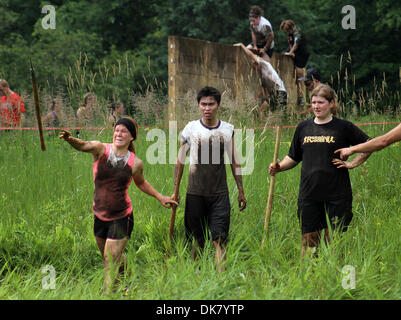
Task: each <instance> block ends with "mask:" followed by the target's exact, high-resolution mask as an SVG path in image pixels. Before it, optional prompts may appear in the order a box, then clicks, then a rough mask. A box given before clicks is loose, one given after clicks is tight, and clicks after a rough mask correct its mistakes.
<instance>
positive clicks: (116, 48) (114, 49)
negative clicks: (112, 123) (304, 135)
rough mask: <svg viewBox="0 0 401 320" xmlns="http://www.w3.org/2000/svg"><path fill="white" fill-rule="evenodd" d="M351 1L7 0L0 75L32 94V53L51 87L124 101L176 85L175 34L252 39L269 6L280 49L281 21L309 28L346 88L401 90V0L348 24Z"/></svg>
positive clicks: (317, 56) (382, 2)
mask: <svg viewBox="0 0 401 320" xmlns="http://www.w3.org/2000/svg"><path fill="white" fill-rule="evenodd" d="M48 4H50V5H53V6H54V7H55V9H56V28H55V29H44V28H43V27H42V19H43V18H44V16H45V14H43V13H42V12H41V8H42V7H43V6H45V5H48ZM347 4H349V3H348V2H347V1H342V0H332V1H326V0H308V1H299V0H284V1H280V0H265V1H250V0H220V1H214V0H147V1H143V0H142V1H139V0H107V1H106V0H97V1H91V0H65V1H62V0H52V1H51V2H50V3H49V2H46V1H41V0H31V1H24V0H0V7H1V8H2V9H1V11H0V21H1V26H2V28H0V39H1V41H0V61H1V62H0V78H5V79H7V80H8V82H9V83H10V86H11V87H12V88H15V90H19V91H26V92H30V90H31V83H30V78H29V59H30V58H31V59H32V61H33V63H34V66H35V69H36V73H37V77H38V82H39V83H40V84H41V86H42V89H45V90H48V91H49V92H52V93H55V92H58V91H60V90H61V91H63V92H66V93H67V94H69V95H70V97H71V98H73V97H75V98H76V99H79V98H78V97H79V96H82V94H83V93H84V92H87V91H91V90H93V91H98V92H99V93H100V92H101V94H103V95H106V96H108V97H112V96H119V97H122V98H123V99H124V97H125V98H127V96H129V95H130V94H131V93H132V92H143V91H145V90H146V89H148V88H149V87H151V88H156V89H159V90H160V91H161V92H163V93H166V92H167V85H166V82H167V73H168V69H167V37H168V36H169V35H178V36H185V37H192V38H197V39H202V40H208V41H214V42H221V43H236V42H243V43H244V44H248V43H249V42H250V41H251V36H250V31H249V21H248V13H249V9H250V7H251V6H252V5H259V6H260V7H261V8H263V9H264V12H265V13H264V16H265V17H266V18H267V19H268V20H270V22H271V23H272V26H273V31H274V33H275V50H276V51H278V52H282V51H284V50H286V48H287V46H288V43H287V36H286V35H285V34H284V33H283V32H281V31H280V28H279V27H280V23H281V21H283V20H286V19H291V20H293V21H294V22H295V24H296V25H299V26H300V27H301V28H302V30H303V31H304V33H305V35H306V37H307V40H308V47H309V50H310V53H311V55H310V58H309V62H308V65H307V66H308V67H309V66H315V67H317V68H319V70H320V71H321V75H322V78H323V80H324V81H326V82H330V83H331V84H332V85H334V86H335V87H336V89H337V90H344V91H345V90H347V91H348V90H350V91H351V92H352V91H354V92H355V91H357V92H358V91H361V90H362V91H363V90H369V89H372V90H375V89H377V90H379V89H380V88H381V87H383V86H385V87H386V88H389V91H390V92H392V93H394V92H396V93H397V95H398V100H397V101H398V103H399V88H400V72H401V71H400V70H401V69H400V60H401V48H400V46H399V45H398V44H397V43H398V42H399V41H398V40H397V39H399V36H398V35H399V31H400V26H401V3H400V2H399V1H391V0H377V1H373V0H354V1H353V2H352V6H353V7H354V8H355V29H344V28H343V26H342V20H343V19H344V13H342V8H343V7H344V6H345V5H347Z"/></svg>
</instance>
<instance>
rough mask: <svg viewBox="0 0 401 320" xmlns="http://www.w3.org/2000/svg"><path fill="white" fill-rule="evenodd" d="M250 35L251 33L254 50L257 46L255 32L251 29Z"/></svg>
mask: <svg viewBox="0 0 401 320" xmlns="http://www.w3.org/2000/svg"><path fill="white" fill-rule="evenodd" d="M251 35H252V43H253V48H254V49H255V50H256V49H257V46H256V35H255V32H253V31H251Z"/></svg>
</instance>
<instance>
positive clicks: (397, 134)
mask: <svg viewBox="0 0 401 320" xmlns="http://www.w3.org/2000/svg"><path fill="white" fill-rule="evenodd" d="M397 141H401V124H399V125H398V126H396V127H395V128H394V129H392V130H390V131H389V132H387V133H386V134H384V135H382V136H379V137H376V138H374V139H372V140H369V141H367V142H365V143H361V144H358V145H355V146H352V147H349V148H342V149H338V150H336V151H334V153H340V158H341V159H346V158H347V157H349V156H350V155H352V154H354V153H357V152H375V151H379V150H381V149H383V148H385V147H388V146H389V145H391V144H393V143H394V142H397Z"/></svg>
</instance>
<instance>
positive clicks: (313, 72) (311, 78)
mask: <svg viewBox="0 0 401 320" xmlns="http://www.w3.org/2000/svg"><path fill="white" fill-rule="evenodd" d="M298 80H299V81H304V82H305V87H306V89H308V91H309V93H310V94H311V93H312V91H313V90H314V89H315V88H316V87H317V86H319V85H320V84H321V82H320V81H321V80H320V72H319V70H318V69H316V68H315V67H310V68H308V69H307V70H306V76H305V77H301V78H299V79H298ZM309 100H310V99H309ZM306 105H307V106H309V108H308V109H306V110H303V111H298V112H297V114H305V113H309V112H312V111H313V109H312V105H311V104H310V103H307V104H306Z"/></svg>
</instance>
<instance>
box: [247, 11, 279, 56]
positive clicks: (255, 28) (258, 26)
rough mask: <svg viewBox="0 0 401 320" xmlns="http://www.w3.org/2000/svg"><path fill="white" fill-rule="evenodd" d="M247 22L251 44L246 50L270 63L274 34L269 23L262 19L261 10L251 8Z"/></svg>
mask: <svg viewBox="0 0 401 320" xmlns="http://www.w3.org/2000/svg"><path fill="white" fill-rule="evenodd" d="M249 22H250V29H251V36H252V42H251V43H250V44H249V45H248V46H247V48H248V49H250V50H253V52H255V53H257V54H258V55H259V56H260V57H262V58H263V59H265V60H266V61H269V62H270V59H271V57H272V56H273V48H274V33H273V28H272V25H271V23H270V21H269V20H267V19H266V18H265V17H263V9H262V8H260V7H259V6H252V7H251V10H250V11H249Z"/></svg>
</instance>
